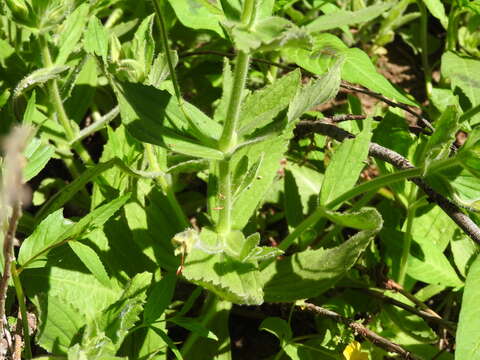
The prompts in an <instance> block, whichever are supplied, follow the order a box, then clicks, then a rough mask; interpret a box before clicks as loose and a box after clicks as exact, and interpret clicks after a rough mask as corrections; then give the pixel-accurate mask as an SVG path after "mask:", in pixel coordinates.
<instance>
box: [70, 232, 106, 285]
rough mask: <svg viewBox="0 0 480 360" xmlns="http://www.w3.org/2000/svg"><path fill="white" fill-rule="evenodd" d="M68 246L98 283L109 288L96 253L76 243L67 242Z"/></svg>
mask: <svg viewBox="0 0 480 360" xmlns="http://www.w3.org/2000/svg"><path fill="white" fill-rule="evenodd" d="M68 245H69V246H70V248H71V249H72V250H73V252H74V253H75V254H76V255H77V256H78V257H79V258H80V260H81V261H82V262H83V264H84V265H85V266H86V267H87V269H88V270H90V272H91V273H92V274H93V275H94V276H95V277H96V278H97V280H98V281H100V282H101V283H102V284H103V285H105V286H107V287H108V286H110V278H109V277H108V274H107V271H106V270H105V267H104V266H103V264H102V261H101V260H100V258H99V257H98V255H97V253H96V252H95V251H94V250H93V249H92V248H91V247H89V246H87V245H85V244H82V243H81V242H78V241H69V242H68Z"/></svg>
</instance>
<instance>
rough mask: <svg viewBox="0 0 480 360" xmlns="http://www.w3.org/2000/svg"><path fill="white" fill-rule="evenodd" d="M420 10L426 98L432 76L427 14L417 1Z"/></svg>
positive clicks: (421, 4)
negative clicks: (429, 58) (429, 60)
mask: <svg viewBox="0 0 480 360" xmlns="http://www.w3.org/2000/svg"><path fill="white" fill-rule="evenodd" d="M417 4H418V7H419V9H420V43H421V47H422V67H423V75H424V77H425V91H426V94H427V98H430V96H431V94H432V74H431V71H430V64H429V62H428V14H427V10H426V8H425V4H424V3H423V0H417Z"/></svg>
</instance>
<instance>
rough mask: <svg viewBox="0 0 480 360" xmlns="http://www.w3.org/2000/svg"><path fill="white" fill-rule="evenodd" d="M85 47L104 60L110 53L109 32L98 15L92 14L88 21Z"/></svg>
mask: <svg viewBox="0 0 480 360" xmlns="http://www.w3.org/2000/svg"><path fill="white" fill-rule="evenodd" d="M84 49H85V51H86V52H87V53H89V54H92V55H98V56H100V57H102V59H103V60H104V61H106V59H107V55H108V32H107V30H106V29H105V28H104V27H103V25H102V23H101V22H100V20H99V19H98V18H97V17H96V16H91V17H90V20H89V21H88V27H87V31H86V32H85V38H84Z"/></svg>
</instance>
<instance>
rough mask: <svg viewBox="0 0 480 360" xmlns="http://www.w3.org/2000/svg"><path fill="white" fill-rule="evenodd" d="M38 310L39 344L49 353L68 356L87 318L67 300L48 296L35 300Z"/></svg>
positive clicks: (42, 295)
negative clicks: (73, 341)
mask: <svg viewBox="0 0 480 360" xmlns="http://www.w3.org/2000/svg"><path fill="white" fill-rule="evenodd" d="M34 303H35V305H36V306H37V309H38V313H39V314H38V315H39V316H38V319H39V326H38V335H37V342H38V344H39V345H40V346H41V347H42V348H44V349H45V350H47V351H48V352H55V353H56V354H59V353H60V354H66V353H67V351H68V348H69V347H70V345H71V343H72V340H73V339H74V337H75V336H76V335H77V333H78V332H79V331H80V329H81V328H82V327H83V326H84V325H85V323H86V318H85V316H84V315H83V314H82V312H81V311H79V309H78V308H76V307H75V306H74V305H73V304H71V303H70V302H69V301H68V300H66V299H65V298H62V297H60V296H58V295H57V296H53V295H49V296H48V297H47V295H46V294H41V295H39V296H38V297H37V298H36V299H35V300H34Z"/></svg>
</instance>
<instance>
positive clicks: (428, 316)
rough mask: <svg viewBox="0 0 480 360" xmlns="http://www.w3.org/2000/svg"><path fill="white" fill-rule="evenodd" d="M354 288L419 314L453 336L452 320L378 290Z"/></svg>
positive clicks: (453, 325) (454, 326)
mask: <svg viewBox="0 0 480 360" xmlns="http://www.w3.org/2000/svg"><path fill="white" fill-rule="evenodd" d="M354 290H358V291H361V292H363V293H365V294H367V295H370V296H373V297H376V298H378V299H380V300H382V301H383V302H387V303H389V304H391V305H394V306H396V307H399V308H401V309H403V310H405V311H408V312H409V313H412V314H415V315H417V316H420V317H421V318H422V319H424V320H425V321H427V322H429V323H431V324H435V325H438V326H440V327H442V328H444V329H446V330H448V332H449V333H450V334H452V335H454V336H455V330H456V327H457V325H456V324H455V323H454V322H452V321H448V320H445V319H443V318H441V317H440V316H438V315H432V314H431V313H430V312H428V311H426V310H418V309H416V308H414V307H413V306H410V305H407V304H405V303H403V302H401V301H398V300H396V299H394V298H391V297H389V296H386V295H385V294H383V293H381V292H380V291H376V290H370V289H363V288H354Z"/></svg>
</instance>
